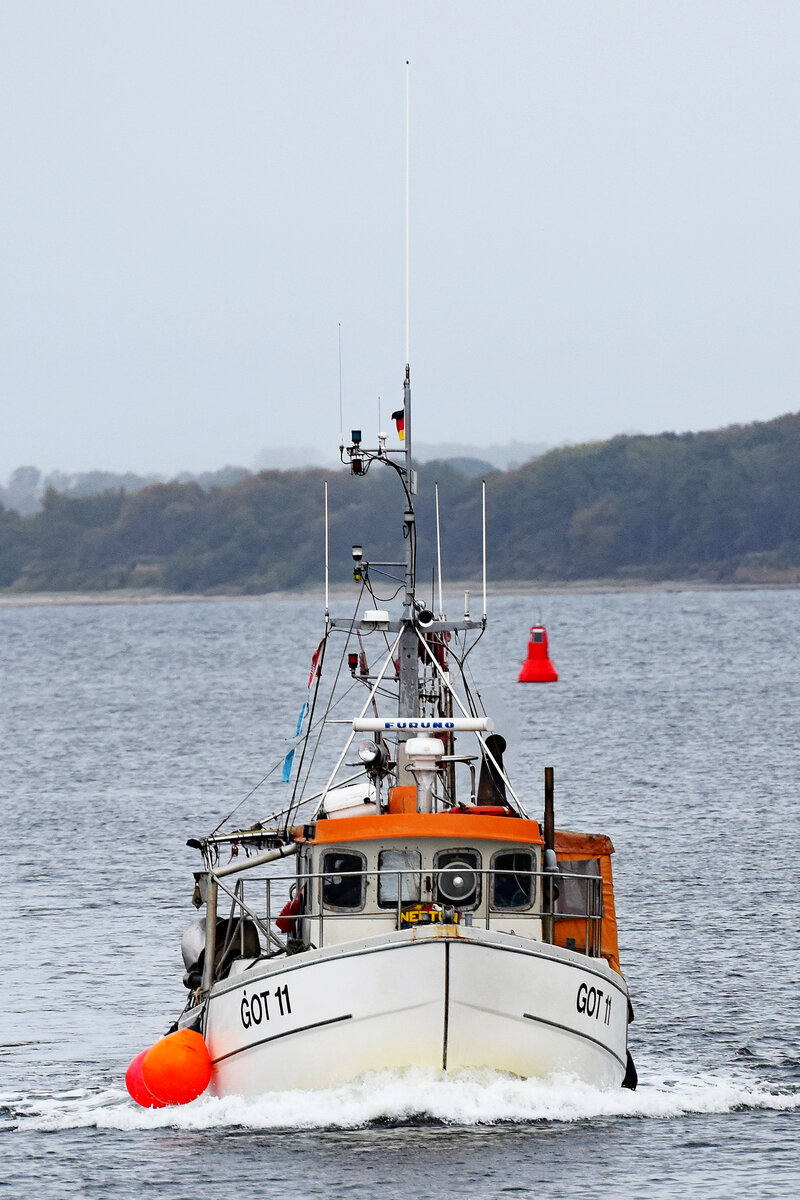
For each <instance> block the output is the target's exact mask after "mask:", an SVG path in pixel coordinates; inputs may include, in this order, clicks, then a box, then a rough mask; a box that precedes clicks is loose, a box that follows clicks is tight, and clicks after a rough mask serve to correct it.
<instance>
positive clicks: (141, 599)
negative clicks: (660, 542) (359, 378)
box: [0, 571, 800, 609]
mask: <svg viewBox="0 0 800 1200" xmlns="http://www.w3.org/2000/svg"><path fill="white" fill-rule="evenodd" d="M785 574H786V576H790V577H788V578H786V577H781V578H759V579H735V580H731V581H725V582H722V581H719V580H699V579H662V580H648V581H642V580H620V579H577V580H576V579H573V580H552V579H549V580H535V579H532V580H508V581H503V580H500V581H492V582H490V583H489V585H488V591H489V594H490V595H494V596H537V595H542V594H545V593H546V594H547V595H558V594H559V593H562V594H565V593H572V594H575V593H579V594H585V595H607V594H609V593H612V594H613V593H623V592H633V593H635V592H642V593H647V592H715V591H716V592H730V591H760V590H782V591H785V590H788V589H792V588H800V571H792V572H786V573H785ZM444 589H445V591H446V593H447V595H448V597H450V596H461V595H463V593H464V592H466V591H468V592H469V593H470V596H471V606H472V608H473V609H475V606H476V603H479V596H480V581H478V580H474V579H473V580H469V581H468V582H462V583H458V582H456V583H446V584H445V585H444ZM353 595H354V589H353V587H352V586H349V585H348V584H336V586H335V587H332V588H331V589H330V596H331V599H332V600H337V601H340V600H341V601H346V600H350V601H352V599H353ZM321 598H322V588H321V587H319V586H315V587H312V588H308V589H306V590H303V591H289V592H261V593H255V594H252V595H242V594H241V593H235V592H230V593H228V592H225V593H214V594H213V595H206V594H195V593H188V592H179V593H168V592H158V591H146V590H140V589H138V588H120V589H119V590H116V591H108V592H0V608H22V607H30V606H34V605H38V606H41V607H48V606H56V605H65V604H73V605H92V604H219V603H223V602H227V601H230V600H236V601H239V602H241V603H257V602H263V601H265V600H270V601H272V600H276V601H293V600H294V601H296V600H321Z"/></svg>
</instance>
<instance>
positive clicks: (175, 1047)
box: [125, 1029, 211, 1108]
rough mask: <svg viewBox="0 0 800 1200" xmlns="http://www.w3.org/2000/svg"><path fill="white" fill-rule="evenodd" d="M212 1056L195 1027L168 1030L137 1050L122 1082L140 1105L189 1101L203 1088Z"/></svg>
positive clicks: (158, 1106)
mask: <svg viewBox="0 0 800 1200" xmlns="http://www.w3.org/2000/svg"><path fill="white" fill-rule="evenodd" d="M210 1079H211V1058H210V1056H209V1053H208V1047H207V1046H206V1044H205V1041H204V1040H203V1035H202V1034H200V1033H197V1032H196V1031H195V1030H194V1029H179V1030H178V1031H177V1032H176V1033H168V1034H167V1036H166V1037H163V1038H161V1039H160V1040H159V1041H157V1042H156V1043H155V1045H153V1046H150V1047H149V1049H147V1050H143V1051H142V1053H141V1054H137V1056H136V1058H135V1059H134V1060H133V1062H132V1063H131V1065H130V1066H129V1067H128V1071H127V1074H126V1075H125V1085H126V1087H127V1089H128V1091H129V1092H130V1094H131V1096H132V1097H133V1099H134V1100H135V1101H136V1103H137V1104H141V1105H142V1107H143V1108H163V1107H164V1106H165V1105H166V1104H188V1103H189V1101H190V1100H196V1099H197V1097H198V1096H199V1095H200V1094H201V1093H202V1092H204V1091H205V1090H206V1088H207V1087H208V1083H209V1080H210Z"/></svg>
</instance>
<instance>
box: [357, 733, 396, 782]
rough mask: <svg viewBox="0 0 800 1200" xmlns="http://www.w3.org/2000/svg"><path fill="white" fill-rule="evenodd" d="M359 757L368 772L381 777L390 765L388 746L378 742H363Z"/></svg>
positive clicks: (359, 749) (359, 748)
mask: <svg viewBox="0 0 800 1200" xmlns="http://www.w3.org/2000/svg"><path fill="white" fill-rule="evenodd" d="M358 757H359V758H360V759H361V761H362V763H363V764H364V766H365V767H366V769H367V774H368V775H370V776H372V777H373V778H374V777H378V778H379V777H380V776H382V775H385V774H386V771H387V769H388V766H389V755H388V754H387V753H386V748H385V747H384V746H381V745H379V744H378V742H362V743H361V745H360V746H359V747H358Z"/></svg>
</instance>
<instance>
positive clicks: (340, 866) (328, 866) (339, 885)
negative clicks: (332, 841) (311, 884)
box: [322, 850, 366, 908]
mask: <svg viewBox="0 0 800 1200" xmlns="http://www.w3.org/2000/svg"><path fill="white" fill-rule="evenodd" d="M365 866H366V859H365V858H364V855H363V854H358V853H356V851H354V850H328V851H327V853H326V854H325V855H324V857H323V859H322V872H323V878H322V903H323V904H324V905H325V907H326V908H361V906H362V905H363V903H364V875H363V874H362V872H363V871H364V868H365ZM352 872H359V873H358V874H352Z"/></svg>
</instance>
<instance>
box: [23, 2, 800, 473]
mask: <svg viewBox="0 0 800 1200" xmlns="http://www.w3.org/2000/svg"><path fill="white" fill-rule="evenodd" d="M799 34H800V5H798V4H797V3H796V0H786V2H778V3H776V2H770V0H753V2H748V3H739V2H736V0H726V2H724V3H717V2H714V0H702V2H700V3H698V2H697V0H691V2H685V3H681V2H680V0H647V2H644V0H627V2H604V0H586V2H584V3H579V2H566V0H564V2H556V0H548V2H546V3H538V2H536V0H520V2H517V0H486V2H484V0H480V2H476V0H472V2H471V0H456V2H452V3H450V2H446V0H436V2H434V0H405V2H404V3H392V2H389V0H383V2H378V0H336V2H323V0H314V2H309V3H299V2H298V3H275V2H271V0H258V2H249V0H232V2H230V3H222V2H221V0H219V2H216V3H203V2H202V0H200V2H198V0H190V2H189V0H187V2H183V0H156V2H149V0H0V103H1V104H2V113H3V116H2V124H1V126H0V177H1V178H2V187H0V255H1V258H0V402H1V403H2V413H3V416H2V438H0V478H2V477H5V475H6V474H7V473H8V472H9V471H10V470H11V469H12V468H14V467H16V466H18V465H20V464H21V463H36V464H37V465H38V466H40V467H42V468H43V469H45V470H50V469H53V468H61V469H63V470H67V471H80V470H89V469H91V468H103V469H110V470H126V469H130V470H139V471H163V472H172V471H178V470H180V469H188V470H197V471H199V470H204V469H212V468H215V467H219V466H222V465H224V464H225V463H227V462H234V463H239V464H242V465H245V466H248V465H251V464H252V462H253V460H254V458H255V457H256V455H257V453H258V452H259V451H260V450H261V449H262V448H264V447H266V446H269V445H270V444H284V445H291V444H301V445H308V444H312V445H313V444H316V445H320V446H325V445H330V444H332V443H335V441H336V438H337V435H338V427H339V419H338V367H337V326H338V323H339V322H341V324H342V331H343V357H344V395H345V427H346V429H349V428H350V426H351V425H357V426H362V427H363V428H364V430H365V432H366V431H370V432H371V431H373V430H375V427H376V425H377V404H378V401H377V397H378V396H379V395H380V396H381V398H382V399H381V404H382V411H383V413H384V418H383V421H382V424H383V426H384V428H386V427H387V426H388V425H389V421H388V413H389V412H391V410H392V408H394V407H396V406H397V404H398V403H399V400H400V389H401V384H402V375H403V364H404V361H405V326H404V321H405V296H404V207H403V201H404V161H405V149H404V123H405V77H404V75H405V67H404V64H405V59H406V58H410V60H411V107H412V141H411V158H412V176H411V194H412V208H411V212H412V215H411V280H412V288H411V312H412V321H411V362H412V383H413V387H414V400H415V413H414V421H415V434H416V436H417V437H419V438H420V439H422V440H424V441H426V442H436V441H461V442H472V443H474V444H476V445H477V446H480V444H481V443H482V442H484V443H487V442H495V443H496V442H505V441H512V440H518V441H525V442H539V441H546V442H550V443H555V442H560V441H563V440H571V441H578V440H584V439H588V438H601V437H607V436H611V435H613V434H614V433H619V432H624V431H629V430H641V431H644V432H659V431H661V430H664V429H674V430H685V429H701V428H712V427H715V426H718V425H723V424H728V423H731V422H735V421H750V420H754V419H766V418H770V417H773V416H776V415H778V414H779V413H782V412H787V411H792V410H797V409H798V408H799V407H800V402H798V385H799V384H800V337H799V336H798V316H799V315H800V314H799V313H798V307H799V305H798V298H799V296H800V287H799V285H798V279H799V278H800V276H799V272H798V268H799V267H800V261H799V260H800V235H799V234H798V229H799V228H800V225H799V224H798V213H799V212H800V204H798V199H799V198H798V191H799V190H800V189H799V187H798V184H799V182H800V171H799V170H798V146H799V145H800V130H799V129H798V120H799V114H800V71H798V66H797V64H798V59H799V57H800V38H799V37H798V35H799Z"/></svg>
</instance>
